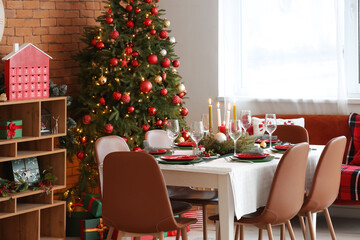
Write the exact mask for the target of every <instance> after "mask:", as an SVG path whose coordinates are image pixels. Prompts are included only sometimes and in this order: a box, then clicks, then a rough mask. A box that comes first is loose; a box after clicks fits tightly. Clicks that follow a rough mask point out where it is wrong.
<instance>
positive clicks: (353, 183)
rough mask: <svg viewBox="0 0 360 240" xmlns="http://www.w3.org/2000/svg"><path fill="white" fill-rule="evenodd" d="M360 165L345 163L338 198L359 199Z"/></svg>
mask: <svg viewBox="0 0 360 240" xmlns="http://www.w3.org/2000/svg"><path fill="white" fill-rule="evenodd" d="M359 177H360V166H356V165H343V166H342V168H341V181H340V190H339V195H338V200H353V201H357V200H359V192H360V181H359Z"/></svg>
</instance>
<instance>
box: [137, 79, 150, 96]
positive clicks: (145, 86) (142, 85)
mask: <svg viewBox="0 0 360 240" xmlns="http://www.w3.org/2000/svg"><path fill="white" fill-rule="evenodd" d="M151 90H152V84H151V82H150V81H149V80H145V81H143V82H141V83H140V91H142V92H143V93H148V92H150V91H151Z"/></svg>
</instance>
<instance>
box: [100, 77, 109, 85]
mask: <svg viewBox="0 0 360 240" xmlns="http://www.w3.org/2000/svg"><path fill="white" fill-rule="evenodd" d="M99 82H100V84H101V85H104V84H105V83H106V82H107V78H106V77H105V76H104V75H101V77H100V78H99Z"/></svg>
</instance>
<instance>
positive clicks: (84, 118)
mask: <svg viewBox="0 0 360 240" xmlns="http://www.w3.org/2000/svg"><path fill="white" fill-rule="evenodd" d="M82 122H83V123H84V124H86V125H88V124H90V122H91V116H90V115H85V116H84V117H83V119H82Z"/></svg>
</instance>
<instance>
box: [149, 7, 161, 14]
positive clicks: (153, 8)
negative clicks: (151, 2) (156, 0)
mask: <svg viewBox="0 0 360 240" xmlns="http://www.w3.org/2000/svg"><path fill="white" fill-rule="evenodd" d="M150 12H151V14H152V15H156V14H158V12H159V10H158V9H157V7H152V8H151V9H150Z"/></svg>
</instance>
